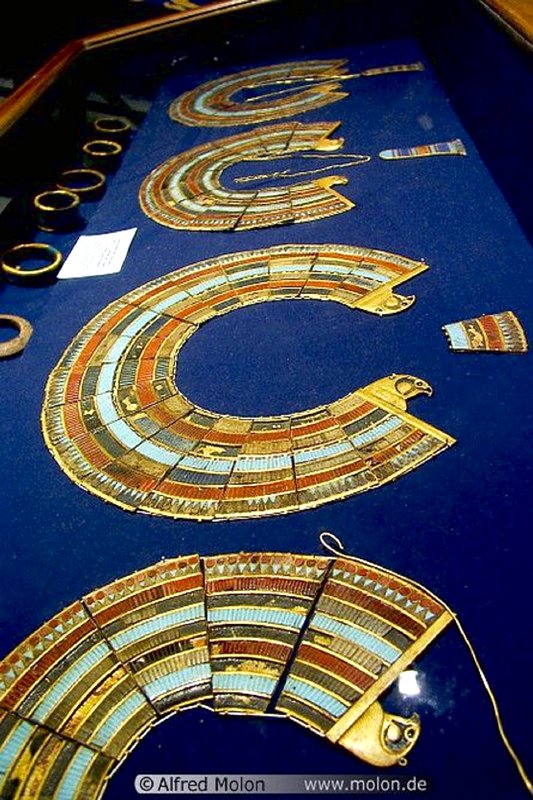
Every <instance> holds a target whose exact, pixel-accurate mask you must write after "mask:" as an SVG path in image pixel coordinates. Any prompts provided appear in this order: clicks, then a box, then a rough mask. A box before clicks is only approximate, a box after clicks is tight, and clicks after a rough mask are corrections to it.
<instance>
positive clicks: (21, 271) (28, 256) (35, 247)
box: [0, 242, 63, 283]
mask: <svg viewBox="0 0 533 800" xmlns="http://www.w3.org/2000/svg"><path fill="white" fill-rule="evenodd" d="M31 260H38V261H43V260H45V261H47V262H48V263H46V264H45V265H44V267H37V268H33V269H25V268H24V266H23V265H24V262H25V261H31ZM62 263H63V256H62V255H61V253H60V252H59V250H56V249H55V247H52V246H51V245H49V244H43V243H41V242H27V243H24V244H17V245H15V246H14V247H11V248H10V249H9V250H6V251H5V253H3V255H2V259H1V261H0V269H1V270H2V272H3V273H4V274H5V275H6V277H8V278H11V279H12V280H15V281H20V282H22V283H24V282H26V281H27V282H29V283H30V282H32V281H39V280H42V279H50V278H54V277H55V276H56V274H57V273H58V272H59V268H60V267H61V264H62Z"/></svg>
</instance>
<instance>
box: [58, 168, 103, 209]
mask: <svg viewBox="0 0 533 800" xmlns="http://www.w3.org/2000/svg"><path fill="white" fill-rule="evenodd" d="M57 186H58V188H59V189H64V190H65V191H67V192H75V193H76V194H77V195H78V196H79V198H80V202H82V203H83V202H84V201H85V200H96V199H98V198H99V197H101V195H102V194H103V192H104V188H105V175H104V173H103V172H100V171H99V170H97V169H86V168H83V167H76V168H75V169H66V170H65V171H64V172H62V173H61V175H60V176H59V180H58V181H57Z"/></svg>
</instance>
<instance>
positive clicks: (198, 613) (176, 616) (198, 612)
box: [109, 603, 204, 650]
mask: <svg viewBox="0 0 533 800" xmlns="http://www.w3.org/2000/svg"><path fill="white" fill-rule="evenodd" d="M203 618H204V605H203V603H195V604H194V605H192V606H186V608H180V609H178V610H177V611H169V612H167V613H166V614H160V615H158V616H157V617H152V618H151V619H148V620H145V621H144V622H138V623H137V624H136V625H132V626H131V627H129V628H127V629H126V630H123V631H119V633H115V634H114V635H113V636H110V637H109V641H110V642H111V644H112V646H113V648H114V649H116V650H121V649H122V648H123V647H126V646H127V645H129V644H132V642H137V641H139V639H144V638H145V637H146V636H151V635H154V634H156V633H161V631H166V630H168V629H169V628H173V627H174V626H175V625H184V624H185V623H187V622H192V621H193V620H196V619H203Z"/></svg>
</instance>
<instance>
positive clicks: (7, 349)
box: [0, 314, 33, 358]
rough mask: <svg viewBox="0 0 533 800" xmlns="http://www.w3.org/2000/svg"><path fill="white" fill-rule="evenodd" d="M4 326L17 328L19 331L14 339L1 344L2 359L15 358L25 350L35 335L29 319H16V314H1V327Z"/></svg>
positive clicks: (0, 355)
mask: <svg viewBox="0 0 533 800" xmlns="http://www.w3.org/2000/svg"><path fill="white" fill-rule="evenodd" d="M4 326H5V327H8V328H15V330H16V331H18V333H17V335H16V336H13V338H12V339H8V341H7V342H0V358H9V356H14V355H15V354H16V353H20V352H21V350H24V348H25V347H26V345H27V344H28V342H29V340H30V336H31V335H32V333H33V328H32V326H31V325H30V323H29V322H28V320H27V319H24V317H16V316H15V315H14V314H0V327H4Z"/></svg>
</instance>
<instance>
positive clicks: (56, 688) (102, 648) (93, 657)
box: [32, 642, 111, 722]
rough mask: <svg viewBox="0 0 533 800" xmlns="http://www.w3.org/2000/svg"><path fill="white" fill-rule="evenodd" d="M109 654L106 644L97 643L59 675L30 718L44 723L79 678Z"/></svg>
mask: <svg viewBox="0 0 533 800" xmlns="http://www.w3.org/2000/svg"><path fill="white" fill-rule="evenodd" d="M110 652H111V651H110V650H109V647H108V645H107V644H104V643H103V642H99V643H98V644H96V645H95V646H94V647H92V648H91V649H90V650H88V651H87V652H86V653H84V655H83V656H82V657H81V658H78V659H77V660H76V661H75V662H74V663H73V664H71V665H70V667H68V669H66V670H65V671H64V672H63V673H62V674H61V676H60V677H59V678H58V679H57V681H56V682H55V683H54V684H53V686H52V687H51V689H50V691H49V692H47V694H45V695H44V697H42V698H41V700H40V701H39V702H38V703H37V705H36V706H35V708H34V709H33V711H32V717H33V718H34V719H36V720H38V721H39V722H44V721H45V720H46V718H47V717H48V715H49V714H50V712H51V711H52V710H53V709H54V707H55V706H56V705H57V704H58V703H59V702H60V700H62V699H63V698H64V697H65V695H66V694H68V692H69V691H70V690H71V689H72V688H73V686H75V684H76V683H77V682H78V681H79V680H80V678H81V677H83V676H84V675H86V674H87V673H88V672H90V671H91V669H92V668H93V667H94V666H96V664H98V662H100V661H103V659H104V658H107V656H109V654H110Z"/></svg>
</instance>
